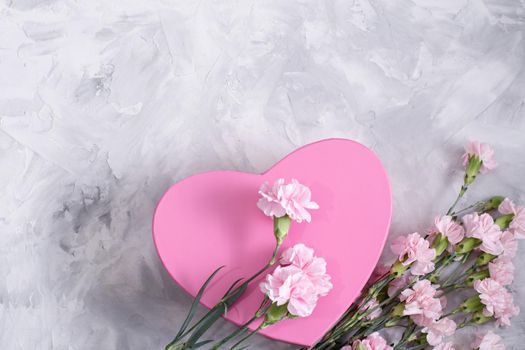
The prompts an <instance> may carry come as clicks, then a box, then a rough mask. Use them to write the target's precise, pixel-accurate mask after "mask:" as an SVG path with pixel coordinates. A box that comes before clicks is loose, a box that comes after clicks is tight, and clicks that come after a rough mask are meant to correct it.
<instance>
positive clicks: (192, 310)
mask: <svg viewBox="0 0 525 350" xmlns="http://www.w3.org/2000/svg"><path fill="white" fill-rule="evenodd" d="M222 268H224V266H220V267H219V268H217V270H215V271H213V273H212V274H211V275H210V277H208V279H206V281H205V282H204V284H203V285H202V287H201V288H200V289H199V292H198V293H197V295H196V296H195V299H194V300H193V302H192V303H191V307H190V311H189V312H188V316H186V319H185V320H184V322H183V323H182V326H181V327H180V329H179V332H178V333H177V335H176V336H175V340H174V341H177V340H179V339H180V338H182V336H183V335H184V331H185V330H186V328H188V326H189V324H190V322H191V320H192V319H193V316H194V315H195V311H196V310H197V305H198V304H199V302H200V300H201V298H202V294H203V293H204V291H205V290H206V287H207V286H208V284H209V283H210V282H211V280H212V279H213V277H215V275H216V274H217V273H218V272H219V271H220V270H221V269H222Z"/></svg>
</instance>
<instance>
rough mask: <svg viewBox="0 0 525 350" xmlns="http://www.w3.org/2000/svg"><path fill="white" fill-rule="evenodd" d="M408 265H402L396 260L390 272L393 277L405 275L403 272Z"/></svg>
mask: <svg viewBox="0 0 525 350" xmlns="http://www.w3.org/2000/svg"><path fill="white" fill-rule="evenodd" d="M408 267H409V265H406V266H405V265H403V263H402V262H401V261H399V260H397V261H396V262H395V263H394V265H392V269H391V270H390V272H391V273H392V275H393V276H394V277H400V276H402V275H403V273H405V271H406V270H407V269H408Z"/></svg>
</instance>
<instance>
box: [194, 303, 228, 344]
mask: <svg viewBox="0 0 525 350" xmlns="http://www.w3.org/2000/svg"><path fill="white" fill-rule="evenodd" d="M225 308H226V305H224V303H219V304H217V305H215V306H214V307H213V308H212V309H211V310H210V312H208V313H207V314H206V315H205V316H204V318H203V320H202V322H201V323H200V324H199V325H198V326H197V327H196V328H195V330H194V331H193V333H192V334H191V335H190V337H189V339H188V341H187V342H186V344H187V345H188V348H190V349H192V348H193V346H195V344H197V341H198V340H199V339H200V337H202V336H203V335H204V333H206V331H207V330H208V329H209V328H210V327H211V326H212V325H213V324H214V323H215V322H216V321H217V320H218V319H219V317H221V315H222V314H223V313H224V310H225Z"/></svg>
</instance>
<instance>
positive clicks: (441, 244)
mask: <svg viewBox="0 0 525 350" xmlns="http://www.w3.org/2000/svg"><path fill="white" fill-rule="evenodd" d="M447 247H448V237H447V236H445V235H444V234H442V233H438V234H437V236H436V237H435V238H434V241H433V242H432V246H431V248H434V250H435V251H436V258H437V257H438V256H440V255H441V254H443V252H444V251H445V249H447Z"/></svg>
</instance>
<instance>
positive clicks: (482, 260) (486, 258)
mask: <svg viewBox="0 0 525 350" xmlns="http://www.w3.org/2000/svg"><path fill="white" fill-rule="evenodd" d="M495 258H496V255H492V254H489V253H481V254H480V255H479V256H478V258H477V259H476V266H485V265H487V264H488V263H489V262H491V261H492V260H494V259H495Z"/></svg>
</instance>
